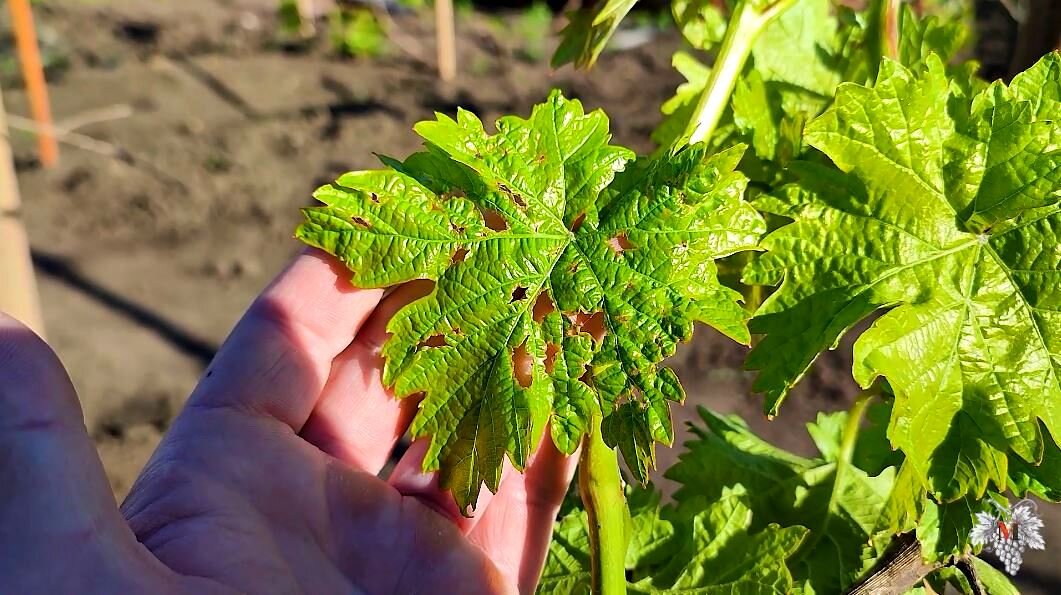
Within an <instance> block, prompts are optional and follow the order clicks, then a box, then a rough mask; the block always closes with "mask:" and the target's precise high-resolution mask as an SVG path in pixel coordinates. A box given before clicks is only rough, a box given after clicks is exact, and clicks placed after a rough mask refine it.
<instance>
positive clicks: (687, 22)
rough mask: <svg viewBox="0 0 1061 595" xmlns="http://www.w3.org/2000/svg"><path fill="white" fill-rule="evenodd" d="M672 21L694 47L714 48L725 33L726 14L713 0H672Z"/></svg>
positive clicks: (702, 48)
mask: <svg viewBox="0 0 1061 595" xmlns="http://www.w3.org/2000/svg"><path fill="white" fill-rule="evenodd" d="M670 8H671V14H672V15H673V16H674V23H675V24H676V25H678V30H680V31H681V32H682V37H684V38H685V39H686V41H688V42H689V44H690V45H692V46H693V47H694V48H697V49H701V50H706V49H710V48H714V47H715V45H717V44H718V43H720V42H721V41H722V38H723V37H725V35H726V16H725V14H723V12H722V10H721V9H720V8H719V7H718V6H716V5H715V3H714V2H713V0H674V1H673V2H671V4H670Z"/></svg>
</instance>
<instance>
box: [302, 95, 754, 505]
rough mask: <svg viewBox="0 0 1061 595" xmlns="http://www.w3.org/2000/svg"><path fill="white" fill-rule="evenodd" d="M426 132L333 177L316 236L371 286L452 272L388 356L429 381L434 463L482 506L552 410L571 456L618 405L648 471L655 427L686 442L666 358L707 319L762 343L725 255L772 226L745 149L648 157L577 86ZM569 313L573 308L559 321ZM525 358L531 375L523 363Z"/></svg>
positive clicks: (399, 369) (388, 379)
mask: <svg viewBox="0 0 1061 595" xmlns="http://www.w3.org/2000/svg"><path fill="white" fill-rule="evenodd" d="M416 131H417V132H418V133H419V134H420V135H421V136H422V137H423V138H424V139H425V140H426V141H427V151H426V152H422V153H418V154H415V155H413V156H411V157H410V158H408V159H407V160H406V161H405V162H398V161H394V160H385V161H386V163H387V164H388V165H390V166H391V169H390V170H384V171H363V172H354V173H349V174H346V175H344V176H342V177H341V178H339V180H338V181H337V182H336V183H334V184H330V185H328V186H324V187H323V188H321V189H320V190H318V191H317V193H316V194H315V196H316V197H317V198H318V199H319V200H320V201H322V202H323V203H325V205H326V206H323V207H317V208H311V209H307V210H306V211H305V218H306V220H305V222H304V223H303V224H302V225H301V226H300V227H299V229H298V231H297V236H298V237H299V238H300V239H302V240H303V241H304V242H306V243H307V244H310V245H312V246H316V247H319V248H322V249H324V250H325V251H327V252H329V253H331V254H334V255H335V256H337V257H338V258H339V260H340V261H342V262H343V263H344V264H346V265H347V266H348V267H349V268H350V269H351V270H352V271H353V278H352V281H353V284H354V285H355V286H358V287H366V288H367V287H385V286H391V285H396V284H399V283H403V282H405V281H409V280H411V279H429V280H432V281H436V282H437V283H436V286H435V289H434V291H433V292H432V293H431V294H430V295H428V296H427V297H424V298H422V299H420V300H418V301H416V302H413V303H412V304H409V305H407V306H405V307H404V308H402V309H401V310H399V311H398V313H397V314H396V315H395V316H394V318H393V319H392V321H391V322H390V324H389V326H388V330H389V331H390V332H391V333H392V335H391V338H390V339H389V340H388V342H387V343H386V344H385V345H384V347H383V350H382V352H383V356H384V357H385V359H386V365H385V368H384V373H383V380H384V382H385V383H386V384H387V385H389V386H392V387H393V388H394V392H395V394H396V395H397V396H398V397H406V396H409V395H413V394H417V393H423V394H424V398H423V400H422V401H421V403H420V406H419V411H418V413H417V415H416V417H415V418H414V420H413V422H412V427H411V429H412V434H413V436H414V437H417V438H419V437H425V436H431V441H430V445H429V447H428V450H427V454H426V456H425V458H424V469H425V470H436V469H440V468H441V484H442V486H443V487H444V488H446V489H449V490H451V491H452V492H453V493H454V495H455V497H456V499H457V501H458V503H459V504H460V505H461V509H462V510H463V509H466V507H467V506H468V505H474V503H475V501H476V498H477V497H478V494H479V491H480V489H481V486H482V484H484V483H485V484H486V485H487V487H488V488H489V489H490V490H496V489H497V486H498V482H499V480H500V474H501V468H502V461H503V459H504V457H505V456H506V454H507V456H508V457H509V459H510V460H511V462H512V464H513V465H514V466H515V467H516V468H518V469H522V468H523V466H524V465H525V464H526V461H527V458H528V457H529V455H530V452H531V450H532V448H533V445H535V444H537V441H538V439H539V437H540V435H541V432H542V430H543V429H544V427H545V425H546V422H551V427H552V433H553V440H554V442H555V443H556V445H557V447H558V448H560V449H561V450H562V451H563V452H565V453H571V452H573V451H574V450H575V448H576V447H577V445H578V443H579V439H580V438H581V436H582V434H583V433H584V432H585V429H586V424H587V423H588V418H589V415H588V413H589V412H590V411H592V409H591V408H597V407H599V408H601V410H602V413H603V415H604V418H605V424H606V425H607V424H612V425H614V423H613V422H612V421H609V420H611V418H612V417H614V416H621V418H622V419H623V420H624V422H623V423H624V424H625V425H626V426H627V427H628V429H629V430H630V434H631V435H637V436H641V437H644V439H643V440H640V441H638V442H637V444H636V448H635V449H630V448H625V449H623V452H624V455H626V456H627V457H631V458H628V459H627V462H628V463H629V466H630V467H631V468H634V469H641V470H643V471H644V472H645V473H647V469H648V468H649V467H651V466H652V464H653V456H654V454H653V448H652V442H651V441H652V440H657V441H664V442H668V443H669V442H670V441H671V440H673V431H672V428H671V421H670V412H669V405H668V403H669V401H681V400H682V399H683V397H684V393H683V391H682V388H681V386H680V385H679V384H678V381H677V378H676V377H675V375H674V373H673V372H672V371H670V370H669V369H667V368H661V367H660V365H659V364H660V362H661V361H662V360H663V359H664V358H666V357H668V356H670V355H671V354H673V353H674V349H675V347H676V345H677V343H679V342H681V341H686V340H688V339H689V337H690V336H691V333H692V328H693V323H694V322H704V323H707V324H710V325H712V326H714V327H715V328H717V329H718V330H720V331H721V332H723V333H725V334H727V335H729V336H730V337H732V338H734V339H736V340H739V341H743V342H747V341H748V338H749V337H748V332H747V328H746V326H745V317H746V314H745V313H744V310H743V308H742V307H741V306H740V304H739V303H738V301H739V299H740V296H739V294H738V293H737V292H735V291H733V290H731V289H727V288H725V287H723V286H722V285H721V284H720V283H719V282H718V280H717V277H716V273H717V271H716V267H715V264H714V262H713V261H714V259H716V258H719V257H721V256H725V255H728V254H731V253H733V252H736V251H740V250H746V249H751V248H754V247H755V246H756V244H757V240H758V237H759V235H760V234H761V233H762V232H763V231H764V223H763V220H762V218H761V217H760V215H759V214H758V213H757V212H756V211H755V210H754V209H753V208H752V207H751V206H750V205H748V204H747V203H745V202H744V201H743V200H742V198H741V196H742V193H743V190H744V186H745V184H746V180H745V178H744V177H743V176H742V175H741V174H739V173H736V172H734V171H733V170H734V167H735V166H736V164H737V162H738V161H739V160H740V156H741V153H742V150H743V149H742V148H741V147H737V148H734V149H732V150H729V151H726V152H723V153H719V154H715V155H711V156H708V155H707V152H706V149H705V148H703V147H691V148H688V149H686V150H682V151H679V152H677V153H674V154H671V155H667V156H666V157H665V158H663V159H660V160H644V161H637V162H633V163H628V162H627V161H628V159H630V158H631V157H632V154H631V153H630V152H629V151H627V150H626V149H622V148H619V147H614V146H610V145H608V144H607V143H608V140H609V138H610V137H609V132H608V120H607V118H606V117H605V115H604V114H603V113H602V112H599V111H598V112H594V113H590V114H585V113H583V109H582V105H581V104H580V103H579V102H578V101H569V100H567V99H564V98H563V96H562V95H560V94H559V93H558V92H554V93H553V94H552V95H551V96H550V98H549V100H548V101H547V102H546V103H544V104H542V105H539V106H537V107H535V108H534V110H533V112H532V113H531V116H530V118H529V119H526V120H524V119H521V118H516V117H505V118H501V119H500V120H499V121H498V122H497V131H498V132H497V134H495V135H490V134H488V133H486V132H485V131H484V129H483V124H482V123H481V122H480V121H479V120H478V119H477V118H476V117H475V116H474V115H472V114H471V113H469V112H466V111H463V110H462V111H460V112H459V113H458V116H457V119H456V120H453V119H450V118H448V117H446V116H443V115H438V118H437V120H435V121H428V122H421V123H420V124H418V125H417V126H416ZM624 166H626V170H625V171H624V172H622V173H620V174H618V175H615V172H616V171H618V170H620V169H623V167H624ZM613 177H614V180H613ZM549 307H555V310H557V311H558V313H556V314H555V315H553V316H545V317H542V314H543V313H544V312H545V311H547V310H548V309H549ZM561 314H562V315H561ZM578 314H582V315H583V317H582V318H578V317H577V315H578ZM586 317H588V318H589V319H590V321H592V320H594V319H596V320H597V321H599V323H600V325H601V326H603V328H604V336H603V339H591V338H590V333H589V332H588V331H586V330H584V329H583V322H582V321H583V320H584V318H586ZM587 324H588V322H587ZM524 356H526V358H529V360H530V362H531V370H530V374H529V378H524V377H520V376H519V375H517V374H516V369H515V365H514V362H516V361H521V360H523V359H526V358H524ZM587 367H588V368H589V370H588V372H589V373H586V372H587V370H586V368H587ZM646 441H647V442H646ZM616 442H619V441H618V440H617V439H616V438H615V437H614V436H613V439H612V442H611V444H612V445H614V444H615V443H616ZM620 446H622V444H620Z"/></svg>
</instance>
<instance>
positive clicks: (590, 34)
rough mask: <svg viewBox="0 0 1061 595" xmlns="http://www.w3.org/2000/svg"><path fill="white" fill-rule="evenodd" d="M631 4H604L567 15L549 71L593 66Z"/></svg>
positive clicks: (625, 0)
mask: <svg viewBox="0 0 1061 595" xmlns="http://www.w3.org/2000/svg"><path fill="white" fill-rule="evenodd" d="M635 4H637V0H607V1H606V2H604V3H603V4H600V5H598V6H593V7H591V8H584V9H581V10H577V11H574V12H572V13H570V14H569V15H568V19H569V20H568V23H567V26H565V27H564V29H563V31H561V32H560V35H561V40H560V46H559V47H557V48H556V53H555V54H553V60H552V65H553V68H559V67H561V66H563V65H564V64H574V65H575V66H576V67H578V68H589V67H591V66H593V64H594V63H595V62H596V61H597V57H598V56H600V53H601V52H602V51H604V46H606V45H608V40H609V39H611V37H612V35H614V34H615V30H616V29H617V28H619V23H620V22H622V20H623V18H624V17H625V16H626V14H627V13H629V12H630V9H632V8H633V7H634V5H635Z"/></svg>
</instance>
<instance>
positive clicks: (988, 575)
mask: <svg viewBox="0 0 1061 595" xmlns="http://www.w3.org/2000/svg"><path fill="white" fill-rule="evenodd" d="M972 562H973V568H975V569H976V574H977V575H978V576H979V577H980V582H981V583H983V585H984V588H985V589H987V595H1020V591H1018V590H1017V587H1016V586H1014V585H1013V583H1012V582H1010V580H1009V577H1008V576H1006V575H1005V574H1003V573H1002V572H999V571H998V570H997V569H996V568H995V567H994V566H991V565H990V564H988V563H987V562H984V561H983V560H981V559H980V558H976V557H973V558H972Z"/></svg>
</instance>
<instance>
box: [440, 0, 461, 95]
mask: <svg viewBox="0 0 1061 595" xmlns="http://www.w3.org/2000/svg"><path fill="white" fill-rule="evenodd" d="M435 30H436V32H435V35H436V36H437V39H438V77H439V78H440V79H442V80H443V81H446V82H449V81H452V80H453V79H455V78H457V32H456V26H455V25H454V24H453V0H435Z"/></svg>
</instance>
